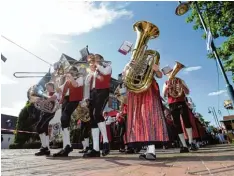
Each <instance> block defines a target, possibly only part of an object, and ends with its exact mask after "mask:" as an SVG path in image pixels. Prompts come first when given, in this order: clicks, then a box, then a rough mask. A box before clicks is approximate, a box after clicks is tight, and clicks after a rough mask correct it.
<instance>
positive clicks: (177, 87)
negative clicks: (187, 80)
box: [168, 61, 185, 98]
mask: <svg viewBox="0 0 234 176" xmlns="http://www.w3.org/2000/svg"><path fill="white" fill-rule="evenodd" d="M183 68H185V66H184V65H183V64H181V63H180V62H177V61H176V65H175V66H174V68H173V70H172V72H171V74H170V75H169V80H168V81H169V84H170V88H169V90H168V93H169V95H170V96H172V97H174V98H178V97H180V96H182V94H183V93H184V90H183V88H182V85H181V84H182V80H181V79H179V78H176V77H175V76H176V75H177V73H179V71H180V70H181V69H183Z"/></svg>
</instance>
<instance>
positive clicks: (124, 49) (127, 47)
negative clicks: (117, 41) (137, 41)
mask: <svg viewBox="0 0 234 176" xmlns="http://www.w3.org/2000/svg"><path fill="white" fill-rule="evenodd" d="M132 45H133V44H132V43H131V42H128V41H124V42H123V44H122V45H121V46H120V48H119V50H118V51H119V52H120V53H121V54H123V55H127V54H128V53H129V52H130V51H131V49H132Z"/></svg>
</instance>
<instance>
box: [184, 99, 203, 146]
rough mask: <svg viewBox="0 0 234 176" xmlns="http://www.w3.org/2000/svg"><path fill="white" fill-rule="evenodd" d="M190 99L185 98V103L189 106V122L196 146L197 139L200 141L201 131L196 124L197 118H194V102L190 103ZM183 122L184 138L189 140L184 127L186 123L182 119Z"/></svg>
mask: <svg viewBox="0 0 234 176" xmlns="http://www.w3.org/2000/svg"><path fill="white" fill-rule="evenodd" d="M189 100H190V99H189V98H188V97H186V98H185V101H186V103H187V106H188V111H189V121H190V123H191V126H192V136H193V142H192V143H193V144H196V139H197V140H199V139H200V137H201V136H200V133H199V132H200V131H199V130H198V127H197V124H196V117H195V116H194V114H193V112H192V110H193V106H192V102H191V101H189ZM180 120H181V124H182V129H183V132H184V135H185V136H184V137H185V140H188V134H187V132H186V128H185V126H184V122H183V120H182V119H181V118H180Z"/></svg>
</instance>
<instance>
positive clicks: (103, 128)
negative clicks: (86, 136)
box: [98, 122, 109, 143]
mask: <svg viewBox="0 0 234 176" xmlns="http://www.w3.org/2000/svg"><path fill="white" fill-rule="evenodd" d="M98 128H99V129H100V131H101V133H102V137H103V143H105V142H107V143H108V142H109V141H108V137H107V132H106V123H105V122H99V123H98Z"/></svg>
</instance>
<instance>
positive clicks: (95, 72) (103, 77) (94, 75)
mask: <svg viewBox="0 0 234 176" xmlns="http://www.w3.org/2000/svg"><path fill="white" fill-rule="evenodd" d="M103 61H104V59H103V57H102V56H101V55H99V54H95V55H89V56H88V62H89V66H90V70H91V71H90V73H89V75H88V76H87V77H86V81H85V84H88V85H90V97H89V100H90V101H89V110H90V111H89V114H90V118H91V133H92V138H93V149H92V150H90V151H89V152H87V153H85V154H84V155H83V157H85V158H88V157H100V142H99V141H100V138H99V134H100V131H101V134H102V136H103V150H102V155H103V156H106V155H108V154H109V152H110V147H109V141H108V137H107V130H106V123H105V119H104V117H103V110H104V108H105V106H106V103H107V101H108V100H109V89H110V82H111V73H112V68H111V66H110V65H106V66H104V64H103Z"/></svg>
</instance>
